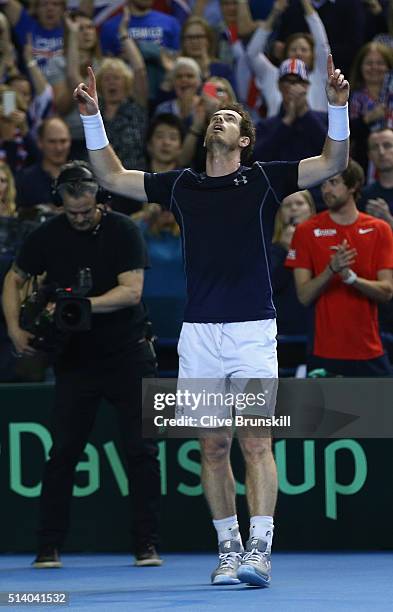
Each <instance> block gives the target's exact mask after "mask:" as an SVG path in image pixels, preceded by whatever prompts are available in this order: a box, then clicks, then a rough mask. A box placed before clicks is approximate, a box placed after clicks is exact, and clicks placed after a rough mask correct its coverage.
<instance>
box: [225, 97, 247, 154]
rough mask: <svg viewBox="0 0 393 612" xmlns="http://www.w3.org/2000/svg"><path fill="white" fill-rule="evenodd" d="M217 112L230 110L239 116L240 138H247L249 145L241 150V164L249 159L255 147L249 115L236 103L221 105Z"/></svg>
mask: <svg viewBox="0 0 393 612" xmlns="http://www.w3.org/2000/svg"><path fill="white" fill-rule="evenodd" d="M219 110H231V111H235V113H238V114H239V115H240V116H241V118H242V119H241V122H240V136H248V138H249V139H250V144H249V145H248V146H247V147H245V148H244V149H242V152H241V156H240V159H241V161H242V162H246V161H247V160H249V159H250V157H251V155H252V152H253V150H254V146H255V127H254V123H253V121H252V119H251V115H250V114H249V113H248V112H247V111H246V110H245V108H244V107H243V106H242V105H241V104H238V103H237V102H235V103H232V104H223V105H222V106H221V107H220V108H219Z"/></svg>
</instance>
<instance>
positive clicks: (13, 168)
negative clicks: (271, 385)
mask: <svg viewBox="0 0 393 612" xmlns="http://www.w3.org/2000/svg"><path fill="white" fill-rule="evenodd" d="M0 10H1V12H0V256H1V258H2V260H3V263H0V273H1V272H2V270H4V269H6V267H7V264H8V263H9V262H8V259H9V258H11V257H12V256H13V255H14V254H15V250H16V249H17V246H18V244H19V243H20V241H21V240H22V239H23V235H24V233H25V232H26V231H28V228H29V224H33V225H34V224H35V223H39V222H41V221H42V220H44V219H46V218H48V216H51V215H54V214H57V212H58V210H59V209H58V208H57V206H56V202H55V199H54V195H53V182H54V180H55V179H56V178H57V176H58V174H59V171H60V168H61V166H62V165H63V164H64V163H65V162H66V161H67V160H69V159H87V151H86V147H85V142H84V136H83V129H82V124H81V121H80V118H79V114H78V112H77V109H76V106H75V104H74V101H73V97H72V94H73V90H74V88H75V87H76V85H77V84H78V83H79V82H81V81H83V80H86V78H87V68H88V66H92V67H93V70H94V72H95V75H96V79H97V87H98V93H99V98H100V107H101V112H102V115H103V119H104V124H105V128H106V131H107V134H108V138H109V141H110V143H111V144H112V146H113V147H114V149H115V151H116V153H117V155H118V156H119V158H120V159H121V161H122V163H123V165H124V166H125V167H126V168H130V169H139V170H145V171H152V172H165V171H169V170H172V169H175V168H181V167H188V166H190V167H192V168H194V169H195V170H196V171H198V172H203V171H204V164H205V151H204V144H203V143H204V132H205V128H206V126H207V124H208V121H209V117H210V116H211V114H212V113H214V111H215V110H216V109H218V108H219V107H220V106H221V105H222V104H225V103H228V102H234V101H239V102H241V103H242V104H243V105H245V106H246V107H247V109H248V110H249V112H250V113H251V115H252V117H253V120H254V122H255V125H256V131H257V132H256V133H257V140H256V147H255V151H254V159H255V160H256V159H258V160H262V161H269V160H298V159H302V158H304V157H310V156H313V155H318V154H320V152H321V150H322V146H323V143H324V140H325V137H326V133H327V101H326V95H325V84H326V77H327V69H326V64H327V57H328V54H329V53H330V52H331V53H332V54H333V58H334V62H335V65H336V66H337V67H339V68H341V70H342V71H343V72H344V73H345V75H346V77H347V78H348V80H349V82H350V85H351V97H350V103H349V113H350V123H351V156H352V158H353V159H354V160H356V162H358V164H359V165H360V167H361V168H362V170H363V174H362V176H364V179H362V181H363V180H364V185H363V186H361V187H362V189H361V190H359V199H358V202H357V205H358V208H359V209H360V210H361V211H364V212H367V213H368V214H370V215H373V216H374V217H378V218H380V219H383V220H384V221H385V222H386V223H387V224H389V225H390V227H391V228H392V229H393V1H392V0H338V1H334V0H274V1H273V0H111V1H108V0H80V1H77V0H68V1H65V0H30V1H25V2H21V1H19V0H0ZM108 205H109V206H110V207H111V208H112V209H114V210H118V211H121V212H124V213H126V214H130V215H132V216H133V218H134V219H135V221H136V222H137V223H138V224H139V226H140V228H141V229H142V231H143V233H144V236H145V238H146V241H147V244H148V247H149V251H150V257H151V261H152V269H151V270H149V271H148V272H147V274H146V287H145V297H146V299H147V301H149V299H150V301H151V310H152V317H153V323H154V315H155V313H156V317H157V326H158V327H160V325H161V329H160V330H159V334H160V335H161V336H165V337H168V336H174V335H176V332H177V329H178V325H179V322H180V319H181V305H182V303H183V302H184V299H185V286H184V278H183V272H182V264H181V244H180V237H179V230H178V227H177V225H176V223H175V221H174V219H173V217H172V215H171V213H169V212H165V211H161V210H160V208H159V207H158V206H157V207H156V208H154V207H147V206H145V205H143V204H140V203H138V202H135V201H132V200H130V199H127V198H124V197H118V196H115V195H113V196H112V197H111V198H110V199H109V200H108ZM325 207H326V201H325V199H324V194H323V190H322V191H321V189H320V187H316V188H315V189H313V190H312V191H311V192H299V193H297V194H293V195H292V196H289V197H288V198H286V199H285V200H284V201H283V202H282V204H281V207H280V209H279V211H278V214H277V219H276V228H275V234H274V237H273V247H272V271H273V288H274V292H275V295H276V306H277V310H278V327H279V332H280V333H281V334H306V333H308V331H309V327H310V324H311V323H310V319H311V316H310V313H309V311H308V309H307V308H305V307H304V306H302V305H301V304H300V303H299V302H298V300H297V296H296V292H295V288H294V285H293V280H292V272H291V271H290V270H289V269H287V268H285V259H286V256H287V253H288V251H289V249H290V245H291V240H292V236H293V234H294V231H295V228H296V226H297V225H299V224H300V223H301V222H303V221H306V220H307V219H309V218H310V217H312V216H313V215H315V214H316V213H318V212H320V211H322V210H324V209H325ZM26 228H27V229H26ZM165 300H167V302H166V301H165ZM168 300H169V301H168ZM171 300H172V302H171ZM170 304H172V306H171V305H170ZM163 311H164V314H163ZM168 313H169V315H168ZM171 315H172V317H173V325H172V326H171V324H170V323H169V322H168V321H170V316H171ZM392 320H393V317H392V316H391V314H390V304H388V305H386V304H385V305H384V310H383V313H382V312H381V321H382V329H383V331H384V332H386V334H387V335H388V334H389V333H390V331H391V329H392ZM392 331H393V330H392ZM3 341H4V340H2V339H1V337H0V345H1V342H3ZM0 371H1V357H0Z"/></svg>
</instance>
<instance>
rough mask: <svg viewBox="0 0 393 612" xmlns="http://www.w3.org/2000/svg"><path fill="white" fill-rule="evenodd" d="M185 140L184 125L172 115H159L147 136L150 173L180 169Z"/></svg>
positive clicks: (150, 126) (151, 124)
mask: <svg viewBox="0 0 393 612" xmlns="http://www.w3.org/2000/svg"><path fill="white" fill-rule="evenodd" d="M183 139H184V129H183V124H182V122H181V121H180V119H179V118H178V117H176V116H175V115H171V114H170V113H166V114H161V115H157V116H156V117H154V119H153V120H152V121H151V123H150V125H149V129H148V132H147V136H146V142H147V152H148V155H149V171H150V172H169V171H170V170H175V169H176V168H178V167H179V156H180V153H181V148H182V144H183Z"/></svg>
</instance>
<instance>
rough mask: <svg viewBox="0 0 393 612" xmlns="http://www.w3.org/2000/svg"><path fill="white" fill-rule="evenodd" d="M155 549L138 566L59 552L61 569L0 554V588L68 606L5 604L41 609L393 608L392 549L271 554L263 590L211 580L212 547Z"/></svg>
mask: <svg viewBox="0 0 393 612" xmlns="http://www.w3.org/2000/svg"><path fill="white" fill-rule="evenodd" d="M162 556H163V558H164V559H165V562H164V565H163V566H162V567H149V568H137V567H134V566H133V565H132V563H133V558H132V557H131V556H128V555H125V554H94V555H91V554H80V555H76V554H64V555H62V561H63V565H64V567H63V568H62V569H52V570H48V569H47V570H36V569H33V568H31V567H30V563H31V561H32V556H31V555H5V554H3V555H0V591H2V592H8V591H12V592H14V591H23V592H37V591H38V592H43V591H49V592H51V591H66V592H68V593H69V599H70V603H69V604H68V605H67V606H58V605H42V604H41V605H37V606H33V605H29V606H26V605H18V606H12V607H13V608H14V609H15V608H16V609H23V610H27V609H30V610H40V612H41V610H52V611H54V610H61V609H63V610H67V609H68V610H70V609H71V610H83V611H85V612H90V611H91V612H93V611H96V610H104V611H105V612H112V610H128V611H129V612H133V611H135V612H144V611H146V612H160V611H166V610H168V611H169V610H179V611H183V610H184V611H186V612H205V611H210V610H226V611H227V612H228V611H232V610H233V611H235V610H236V611H237V610H239V612H243V610H244V611H245V612H254V611H255V612H256V611H261V612H262V611H264V610H267V611H269V612H295V611H296V612H320V611H323V612H334V611H336V610H337V611H355V610H356V611H363V610H364V611H366V610H367V611H368V612H377V611H383V612H388V611H393V553H391V552H367V553H348V552H340V553H311V552H309V553H292V552H291V553H275V554H273V557H272V565H273V578H272V586H271V587H270V588H269V589H258V588H255V587H249V586H247V585H243V584H241V585H233V586H224V587H219V586H215V587H213V586H211V585H210V584H209V580H210V572H211V571H212V569H213V568H214V567H215V565H216V563H217V558H216V556H214V555H213V554H198V555H192V554H167V555H165V554H163V555H162ZM0 607H1V608H2V609H4V610H5V609H6V608H5V607H4V608H3V606H0ZM8 609H11V607H10V606H9V607H8Z"/></svg>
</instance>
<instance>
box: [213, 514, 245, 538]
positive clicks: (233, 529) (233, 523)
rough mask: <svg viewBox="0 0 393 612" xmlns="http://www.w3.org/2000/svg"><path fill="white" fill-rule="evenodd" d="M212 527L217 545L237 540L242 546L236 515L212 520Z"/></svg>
mask: <svg viewBox="0 0 393 612" xmlns="http://www.w3.org/2000/svg"><path fill="white" fill-rule="evenodd" d="M213 525H214V527H215V528H216V531H217V536H218V543H220V542H225V541H226V540H237V541H238V542H240V543H241V544H242V538H241V535H240V532H239V523H238V522H237V515H236V514H234V515H233V516H227V517H226V518H223V519H217V520H216V519H213ZM242 546H243V544H242Z"/></svg>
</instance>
